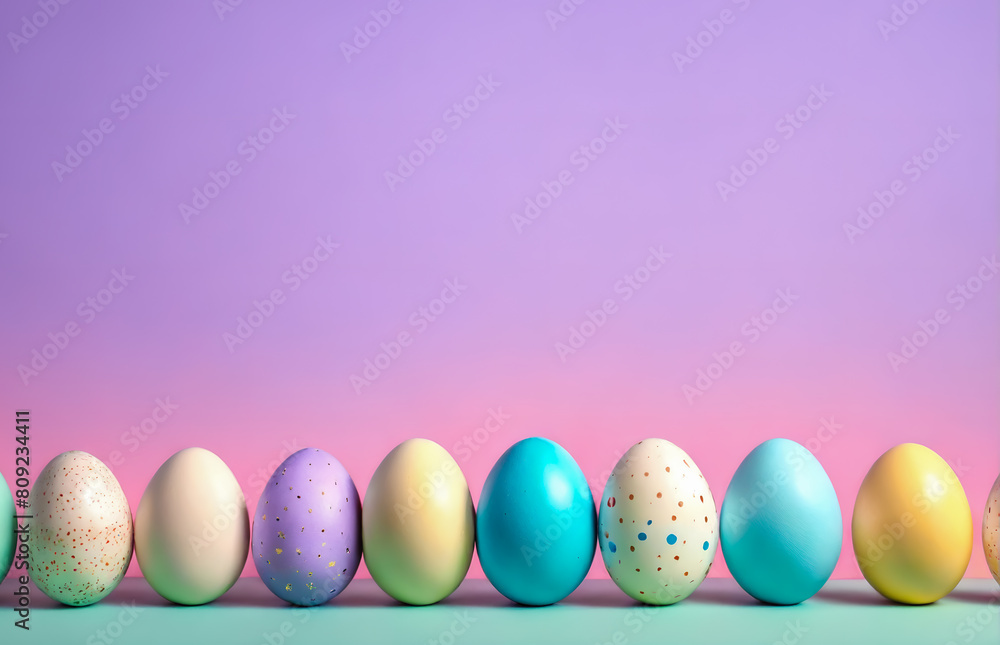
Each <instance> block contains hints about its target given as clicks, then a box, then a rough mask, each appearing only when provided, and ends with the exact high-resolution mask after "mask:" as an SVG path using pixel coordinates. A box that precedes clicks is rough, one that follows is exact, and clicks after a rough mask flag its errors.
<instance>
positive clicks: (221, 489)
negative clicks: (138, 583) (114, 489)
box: [135, 448, 250, 605]
mask: <svg viewBox="0 0 1000 645" xmlns="http://www.w3.org/2000/svg"><path fill="white" fill-rule="evenodd" d="M249 545H250V526H249V519H248V517H247V506H246V502H245V500H244V498H243V491H242V490H240V485H239V483H238V482H237V481H236V477H234V476H233V473H232V471H230V470H229V468H228V467H227V466H226V464H225V463H224V462H223V461H222V459H220V458H219V457H218V456H216V455H215V453H212V452H210V451H208V450H205V449H204V448H186V449H184V450H181V451H180V452H178V453H176V454H174V455H173V456H172V457H170V459H167V461H165V462H164V463H163V465H162V466H160V468H159V469H158V470H157V471H156V474H154V475H153V478H152V479H151V480H150V482H149V485H148V486H146V490H145V492H144V493H143V494H142V499H141V500H140V501H139V508H138V509H137V510H136V514H135V556H136V559H137V560H138V562H139V568H140V569H141V570H142V573H143V575H144V576H145V577H146V581H147V582H149V584H150V586H151V587H152V588H153V589H154V590H155V591H156V593H158V594H160V595H161V596H163V597H164V598H166V599H167V600H170V601H171V602H175V603H178V604H181V605H201V604H204V603H207V602H211V601H213V600H215V599H216V598H218V597H219V596H221V595H222V594H223V593H225V592H226V590H228V589H229V588H230V587H231V586H233V583H235V582H236V580H237V578H239V576H240V572H241V571H242V570H243V565H244V564H245V563H246V560H247V550H248V548H249Z"/></svg>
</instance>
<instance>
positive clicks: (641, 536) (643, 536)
mask: <svg viewBox="0 0 1000 645" xmlns="http://www.w3.org/2000/svg"><path fill="white" fill-rule="evenodd" d="M645 540H646V534H645V533H640V534H639V541H640V542H643V541H645Z"/></svg>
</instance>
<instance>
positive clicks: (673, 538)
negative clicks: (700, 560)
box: [667, 533, 677, 544]
mask: <svg viewBox="0 0 1000 645" xmlns="http://www.w3.org/2000/svg"><path fill="white" fill-rule="evenodd" d="M667 544H677V536H676V535H674V534H673V533H671V534H670V535H668V536H667Z"/></svg>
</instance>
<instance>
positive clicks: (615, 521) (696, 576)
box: [598, 439, 719, 605]
mask: <svg viewBox="0 0 1000 645" xmlns="http://www.w3.org/2000/svg"><path fill="white" fill-rule="evenodd" d="M718 536H719V518H718V515H717V514H716V511H715V500H714V499H713V498H712V491H711V490H709V488H708V482H707V481H705V477H704V476H703V475H702V474H701V471H700V470H698V466H697V465H695V463H694V460H693V459H691V457H689V456H688V454H687V453H686V452H684V451H683V450H681V449H680V448H678V447H677V446H675V445H674V444H672V443H670V442H669V441H666V440H664V439H645V440H643V441H640V442H639V443H637V444H635V445H634V446H632V447H631V448H629V450H628V452H626V453H625V454H624V455H623V456H622V458H621V459H620V460H619V461H618V464H617V465H616V466H615V469H614V471H612V473H611V477H609V478H608V483H607V485H606V486H605V487H604V496H603V498H602V499H601V506H600V510H599V513H598V542H599V544H600V547H601V556H602V557H603V558H604V566H605V567H606V568H607V570H608V573H609V574H610V575H611V579H612V580H614V581H615V584H617V585H618V586H619V587H620V588H621V590H622V591H624V592H625V593H626V594H628V595H629V596H631V597H632V598H634V599H636V600H638V601H640V602H644V603H647V604H651V605H670V604H673V603H675V602H679V601H681V600H683V599H685V598H687V597H688V596H689V595H691V593H692V592H693V591H694V590H695V588H697V587H698V585H699V584H701V581H702V580H704V579H705V576H706V575H707V574H708V570H709V568H710V567H711V566H712V560H713V559H714V558H715V549H716V546H717V545H718Z"/></svg>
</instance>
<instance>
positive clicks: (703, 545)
mask: <svg viewBox="0 0 1000 645" xmlns="http://www.w3.org/2000/svg"><path fill="white" fill-rule="evenodd" d="M701 548H702V550H703V551H708V542H705V543H704V544H702V545H701Z"/></svg>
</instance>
